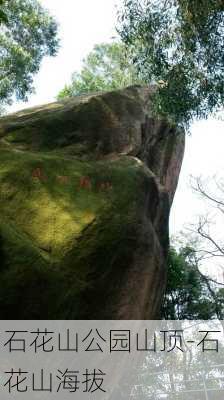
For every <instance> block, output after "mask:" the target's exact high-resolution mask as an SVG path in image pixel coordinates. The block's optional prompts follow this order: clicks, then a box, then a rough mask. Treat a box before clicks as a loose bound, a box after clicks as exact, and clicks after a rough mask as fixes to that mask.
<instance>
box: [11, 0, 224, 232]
mask: <svg viewBox="0 0 224 400" xmlns="http://www.w3.org/2000/svg"><path fill="white" fill-rule="evenodd" d="M40 1H41V3H42V5H43V6H45V7H46V8H48V9H49V10H50V12H51V13H52V14H53V15H55V17H56V18H57V20H58V22H59V24H60V31H59V34H60V37H61V48H60V51H59V53H58V56H57V57H56V58H49V59H45V60H44V61H43V63H42V67H41V70H40V72H39V74H38V75H37V76H36V77H35V89H36V94H35V95H33V96H31V97H30V100H29V102H28V103H25V104H24V103H22V104H21V103H20V104H18V103H17V104H14V105H13V107H12V111H14V110H18V109H22V108H26V107H29V106H33V105H38V104H41V103H46V102H50V101H54V99H55V97H56V95H57V93H58V92H59V90H60V89H61V88H62V87H63V86H64V84H65V83H68V82H69V80H70V77H71V74H72V72H74V71H75V70H78V69H80V67H81V61H82V59H83V58H84V57H85V56H86V55H87V53H88V52H89V51H90V50H91V49H92V47H93V46H94V44H96V43H100V42H104V41H106V42H108V41H109V40H111V39H112V37H113V36H115V35H116V32H115V23H116V5H117V4H119V2H120V0H94V1H93V0H63V1H60V0H40ZM223 171H224V122H221V121H217V120H212V119H210V120H208V121H200V122H197V123H195V124H193V126H192V128H191V136H190V137H187V143H186V152H185V159H184V163H183V168H182V172H181V176H180V181H179V187H178V190H177V193H176V197H175V200H174V204H173V208H172V213H171V218H170V231H171V234H176V233H178V231H179V230H181V229H182V228H183V225H184V224H185V223H188V222H191V223H192V222H194V221H195V220H196V216H197V215H198V214H200V213H201V212H203V209H204V205H203V204H202V203H201V201H199V200H198V199H197V198H196V197H195V196H194V195H193V194H192V191H191V189H190V187H189V177H190V175H194V176H199V175H202V176H204V177H207V176H208V175H209V176H212V175H214V174H216V173H218V174H219V175H222V176H223ZM220 232H221V231H220Z"/></svg>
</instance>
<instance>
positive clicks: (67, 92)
mask: <svg viewBox="0 0 224 400" xmlns="http://www.w3.org/2000/svg"><path fill="white" fill-rule="evenodd" d="M139 82H140V81H139V79H138V77H137V71H136V69H135V67H134V66H133V65H130V63H129V53H128V51H127V50H126V48H125V46H124V45H123V44H122V43H116V42H113V43H102V44H97V45H95V46H94V48H93V51H91V52H90V53H89V54H88V55H87V57H86V59H84V60H83V67H82V69H81V72H80V73H78V72H74V74H73V76H72V82H71V84H70V85H66V86H65V87H64V88H63V89H62V90H61V91H60V93H59V94H58V99H63V98H66V97H71V96H76V95H80V94H85V93H91V92H99V91H109V90H114V89H120V88H123V87H126V86H130V85H133V84H135V83H139Z"/></svg>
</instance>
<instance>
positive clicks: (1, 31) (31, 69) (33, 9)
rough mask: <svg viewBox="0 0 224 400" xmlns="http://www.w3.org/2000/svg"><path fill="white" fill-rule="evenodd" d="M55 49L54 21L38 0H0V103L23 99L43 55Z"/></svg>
mask: <svg viewBox="0 0 224 400" xmlns="http://www.w3.org/2000/svg"><path fill="white" fill-rule="evenodd" d="M57 49H58V38H57V23H56V22H55V20H54V19H53V18H52V17H51V16H50V15H49V13H48V12H47V11H46V10H45V9H44V8H43V7H42V6H41V5H40V3H39V2H38V1H37V0H13V1H11V0H1V2H0V106H3V105H6V104H10V103H11V102H12V100H13V99H14V97H15V98H16V99H17V100H26V99H27V94H29V93H31V92H32V90H33V87H32V84H33V75H34V74H36V73H37V72H38V70H39V67H40V63H41V60H42V58H43V57H44V56H47V55H48V56H54V55H55V54H56V52H57Z"/></svg>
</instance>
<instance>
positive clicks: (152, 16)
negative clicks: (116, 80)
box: [118, 0, 224, 126]
mask: <svg viewBox="0 0 224 400" xmlns="http://www.w3.org/2000/svg"><path fill="white" fill-rule="evenodd" d="M223 11H224V7H223V1H222V0H201V1H200V2H199V1H198V0H166V1H160V0H150V1H149V0H124V7H123V10H122V11H121V12H120V16H119V26H118V31H119V33H120V35H121V38H122V40H123V42H124V43H125V45H126V46H128V48H129V49H130V52H131V54H132V61H133V62H134V64H135V66H136V67H137V69H138V71H139V72H140V74H141V76H142V78H143V79H144V80H146V81H147V82H154V83H157V84H158V91H157V92H156V94H155V102H154V104H155V109H156V111H157V112H159V113H162V114H165V115H169V116H170V117H171V118H172V119H173V120H174V121H175V122H176V123H178V124H182V125H185V126H188V125H189V122H190V121H191V120H192V119H194V118H206V117H207V116H208V115H209V113H211V112H215V111H216V110H217V109H218V108H219V107H220V106H222V104H223V65H224V63H223V61H224V60H223V50H224V48H223V47H224V45H223V43H224V42H223V29H224V13H223Z"/></svg>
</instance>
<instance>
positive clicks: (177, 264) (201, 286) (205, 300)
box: [162, 246, 224, 320]
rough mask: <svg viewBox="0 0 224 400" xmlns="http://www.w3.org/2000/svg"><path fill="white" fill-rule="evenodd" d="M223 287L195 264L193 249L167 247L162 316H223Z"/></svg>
mask: <svg viewBox="0 0 224 400" xmlns="http://www.w3.org/2000/svg"><path fill="white" fill-rule="evenodd" d="M223 304H224V289H223V288H221V289H220V288H218V289H217V286H216V285H214V282H212V280H210V278H209V277H207V276H205V275H203V274H202V272H201V271H200V269H199V266H198V260H197V257H196V255H195V249H194V248H192V247H190V246H186V247H183V248H180V250H179V251H178V250H176V249H174V248H173V247H171V249H170V253H169V257H168V281H167V287H166V294H165V298H164V302H163V309H162V314H163V317H164V318H166V319H173V320H174V319H212V318H219V319H223Z"/></svg>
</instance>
